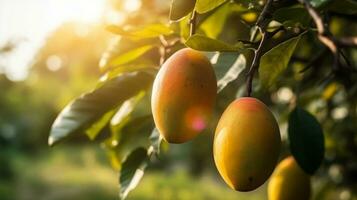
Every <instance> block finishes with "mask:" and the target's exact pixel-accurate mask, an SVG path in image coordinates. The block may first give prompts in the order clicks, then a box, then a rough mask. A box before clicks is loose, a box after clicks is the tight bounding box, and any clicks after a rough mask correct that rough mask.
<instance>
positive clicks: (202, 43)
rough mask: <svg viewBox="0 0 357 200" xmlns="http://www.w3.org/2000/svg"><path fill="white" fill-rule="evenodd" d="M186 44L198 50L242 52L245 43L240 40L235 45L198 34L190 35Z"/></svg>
mask: <svg viewBox="0 0 357 200" xmlns="http://www.w3.org/2000/svg"><path fill="white" fill-rule="evenodd" d="M185 45H186V46H188V47H190V48H192V49H196V50H198V51H228V52H242V51H243V50H244V45H243V43H241V42H238V43H237V44H235V45H230V44H227V43H224V42H222V41H220V40H215V39H212V38H208V37H206V36H203V35H197V34H196V35H193V36H191V37H189V38H188V39H187V41H186V42H185Z"/></svg>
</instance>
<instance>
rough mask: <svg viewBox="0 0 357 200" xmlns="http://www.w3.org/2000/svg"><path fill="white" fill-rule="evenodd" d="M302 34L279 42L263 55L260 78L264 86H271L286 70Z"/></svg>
mask: <svg viewBox="0 0 357 200" xmlns="http://www.w3.org/2000/svg"><path fill="white" fill-rule="evenodd" d="M301 35H302V34H300V35H299V36H297V37H294V38H291V39H289V40H287V41H285V42H282V43H280V44H278V45H277V46H275V47H274V48H272V49H271V50H270V51H268V52H266V53H265V54H264V55H263V56H262V57H261V59H260V66H259V78H260V81H261V85H262V87H264V88H269V87H271V86H272V85H273V84H274V82H275V81H276V80H277V79H278V77H279V76H280V75H281V74H282V73H283V72H284V70H285V69H286V67H287V66H288V63H289V60H290V57H291V56H292V54H293V53H294V50H295V47H296V45H297V43H298V42H299V40H300V37H301Z"/></svg>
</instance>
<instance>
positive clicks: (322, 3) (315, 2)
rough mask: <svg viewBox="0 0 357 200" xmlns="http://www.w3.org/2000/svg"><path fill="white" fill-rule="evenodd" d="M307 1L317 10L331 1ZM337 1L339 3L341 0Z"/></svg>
mask: <svg viewBox="0 0 357 200" xmlns="http://www.w3.org/2000/svg"><path fill="white" fill-rule="evenodd" d="M309 1H310V4H311V5H312V6H313V7H315V8H318V7H320V6H322V5H325V4H326V3H328V2H330V1H331V0H309ZM338 1H341V0H338Z"/></svg>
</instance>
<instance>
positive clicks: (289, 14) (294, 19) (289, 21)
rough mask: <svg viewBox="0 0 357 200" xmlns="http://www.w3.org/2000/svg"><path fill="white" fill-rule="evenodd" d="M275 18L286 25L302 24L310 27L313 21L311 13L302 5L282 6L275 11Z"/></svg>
mask: <svg viewBox="0 0 357 200" xmlns="http://www.w3.org/2000/svg"><path fill="white" fill-rule="evenodd" d="M273 19H274V20H276V21H278V22H280V23H282V24H283V25H284V26H285V27H293V26H295V25H301V26H303V27H308V25H309V22H310V21H311V19H310V15H309V13H308V12H307V11H306V10H305V9H304V8H302V7H290V8H281V9H279V10H277V11H275V12H274V14H273Z"/></svg>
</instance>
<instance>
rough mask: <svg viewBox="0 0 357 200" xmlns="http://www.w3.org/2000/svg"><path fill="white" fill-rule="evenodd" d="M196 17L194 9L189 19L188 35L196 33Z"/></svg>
mask: <svg viewBox="0 0 357 200" xmlns="http://www.w3.org/2000/svg"><path fill="white" fill-rule="evenodd" d="M196 18H197V13H196V11H193V12H192V16H191V19H190V36H192V35H194V34H195V33H196Z"/></svg>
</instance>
